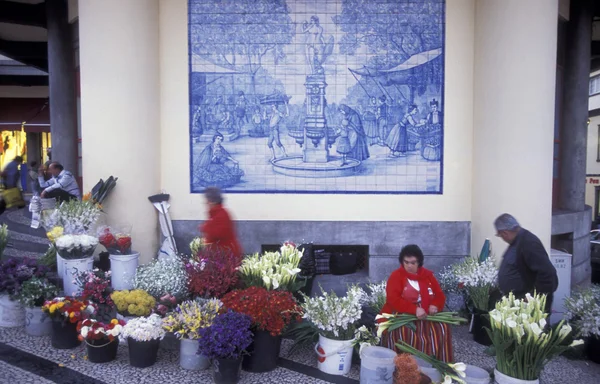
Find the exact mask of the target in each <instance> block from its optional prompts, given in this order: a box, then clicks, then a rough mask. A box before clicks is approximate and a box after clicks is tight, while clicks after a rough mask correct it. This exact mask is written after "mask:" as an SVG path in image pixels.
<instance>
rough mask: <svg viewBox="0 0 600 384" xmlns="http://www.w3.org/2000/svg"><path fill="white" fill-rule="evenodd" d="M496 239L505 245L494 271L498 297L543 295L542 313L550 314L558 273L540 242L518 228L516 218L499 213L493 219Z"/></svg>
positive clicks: (524, 230)
mask: <svg viewBox="0 0 600 384" xmlns="http://www.w3.org/2000/svg"><path fill="white" fill-rule="evenodd" d="M494 227H495V228H496V232H497V233H496V236H498V237H500V238H501V239H502V240H504V241H505V242H507V243H508V244H509V246H508V249H507V250H506V252H504V256H503V258H502V264H500V270H499V271H498V286H499V287H500V291H501V292H502V294H504V295H507V294H508V293H510V292H512V293H513V294H514V295H515V296H516V297H517V298H518V299H522V298H524V297H525V294H527V293H529V294H531V295H533V293H534V291H537V293H544V294H546V308H545V311H546V312H547V313H550V311H551V309H552V301H553V299H554V291H556V289H557V288H558V274H557V273H556V268H554V265H552V262H551V261H550V257H549V256H548V252H546V249H545V248H544V245H543V244H542V242H541V241H540V239H539V238H538V237H537V236H536V235H534V234H533V233H531V232H529V231H528V230H526V229H524V228H521V226H520V225H519V222H518V221H517V219H515V218H514V217H513V216H512V215H509V214H508V213H503V214H502V215H500V216H498V218H496V220H494Z"/></svg>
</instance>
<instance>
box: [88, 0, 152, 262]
mask: <svg viewBox="0 0 600 384" xmlns="http://www.w3.org/2000/svg"><path fill="white" fill-rule="evenodd" d="M158 17H159V12H158V0H128V1H120V0H103V1H81V2H79V43H80V47H81V51H80V71H81V141H82V155H83V159H82V161H83V174H84V190H86V191H87V190H89V189H91V187H92V186H93V185H94V183H96V182H97V181H98V179H100V178H103V179H106V178H107V177H109V176H110V175H113V176H115V177H118V178H119V180H118V182H117V186H116V188H115V189H114V190H113V192H112V194H111V195H110V197H109V198H108V200H107V201H106V204H105V207H104V208H105V211H106V212H107V214H108V222H109V224H119V223H128V224H131V225H132V235H133V248H134V249H135V250H137V251H139V252H140V253H141V258H142V262H146V261H149V260H151V259H152V258H154V257H155V256H156V254H157V251H158V219H157V216H156V210H155V209H154V207H153V206H152V205H151V204H150V202H149V201H148V196H150V195H153V194H155V193H159V192H160V144H159V135H160V129H159V128H160V112H159V106H160V103H159V102H160V86H159V80H160V76H159V35H158V32H159V27H158V24H159V18H158ZM107 26H110V27H109V28H108V27H107ZM99 31H102V32H101V33H99Z"/></svg>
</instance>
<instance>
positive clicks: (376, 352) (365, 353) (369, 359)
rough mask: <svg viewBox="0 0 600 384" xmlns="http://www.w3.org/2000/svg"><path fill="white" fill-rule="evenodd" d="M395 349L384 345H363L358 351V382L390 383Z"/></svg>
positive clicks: (392, 376) (392, 378)
mask: <svg viewBox="0 0 600 384" xmlns="http://www.w3.org/2000/svg"><path fill="white" fill-rule="evenodd" d="M394 357H396V351H392V350H391V349H388V348H384V347H373V346H368V347H364V348H363V349H362V351H360V384H392V383H393V381H394V369H395V365H394Z"/></svg>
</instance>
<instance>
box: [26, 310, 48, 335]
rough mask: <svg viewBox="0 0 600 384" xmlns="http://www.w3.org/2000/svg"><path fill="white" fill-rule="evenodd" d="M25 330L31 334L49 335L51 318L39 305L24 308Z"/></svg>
mask: <svg viewBox="0 0 600 384" xmlns="http://www.w3.org/2000/svg"><path fill="white" fill-rule="evenodd" d="M25 332H27V334H28V335H31V336H50V334H52V319H51V318H50V317H48V314H46V313H44V312H43V311H42V308H40V307H33V308H29V307H28V308H25Z"/></svg>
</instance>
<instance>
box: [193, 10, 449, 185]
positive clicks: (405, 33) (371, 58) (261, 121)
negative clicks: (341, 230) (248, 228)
mask: <svg viewBox="0 0 600 384" xmlns="http://www.w3.org/2000/svg"><path fill="white" fill-rule="evenodd" d="M188 18H189V20H188V22H189V24H188V28H189V74H190V77H189V78H190V88H189V91H190V150H191V151H190V153H191V158H190V184H191V185H190V189H191V192H193V193H201V192H202V191H203V190H204V188H205V187H207V186H219V187H221V188H223V189H225V190H226V191H227V192H229V193H395V194H400V193H416V194H441V193H442V190H443V177H442V176H443V155H444V151H443V143H444V140H443V138H444V112H443V110H444V103H443V95H444V32H445V1H444V0H302V1H292V0H289V1H284V0H189V4H188Z"/></svg>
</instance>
